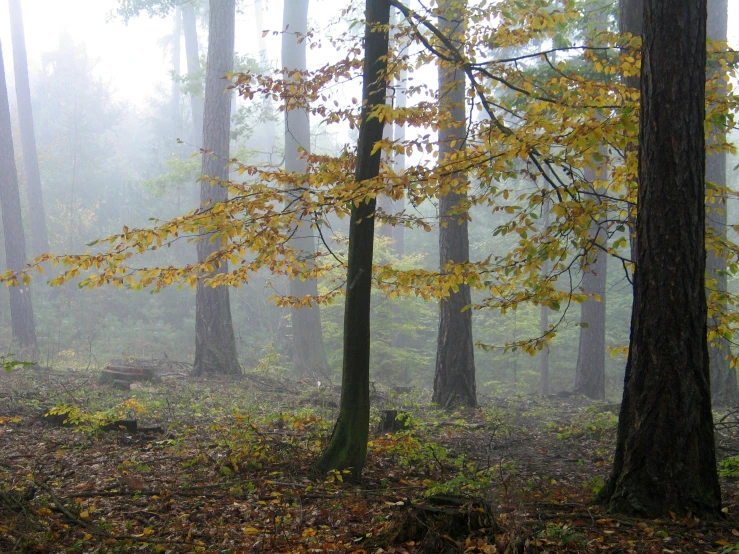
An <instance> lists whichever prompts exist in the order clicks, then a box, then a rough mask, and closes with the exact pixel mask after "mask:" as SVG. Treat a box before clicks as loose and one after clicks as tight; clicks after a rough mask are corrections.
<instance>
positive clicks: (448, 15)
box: [432, 0, 477, 409]
mask: <svg viewBox="0 0 739 554" xmlns="http://www.w3.org/2000/svg"><path fill="white" fill-rule="evenodd" d="M456 4H458V2H457V3H456ZM454 5H455V2H452V1H451V0H445V1H443V2H440V4H439V10H440V16H439V29H440V30H441V31H442V32H443V33H445V34H446V35H447V36H450V37H452V38H453V40H455V41H456V42H460V43H461V42H462V41H463V40H464V21H463V20H462V19H461V16H460V15H459V13H460V9H459V7H457V8H454ZM440 64H441V65H440V66H439V104H440V106H441V111H442V112H443V113H448V114H450V118H449V121H448V122H447V123H446V125H444V127H443V128H442V129H440V130H439V164H440V165H441V166H443V165H444V164H445V163H448V161H449V159H450V157H451V156H452V155H453V154H454V153H455V152H457V151H458V150H459V149H461V148H464V144H465V139H466V135H467V133H466V131H467V129H466V123H465V122H466V112H465V92H466V86H465V76H464V72H463V71H462V70H461V69H456V68H454V67H450V66H449V64H446V63H443V62H440ZM446 179H447V180H448V181H449V182H450V184H451V190H450V192H449V193H447V194H445V195H443V196H442V197H441V198H440V199H439V217H440V225H439V257H440V263H441V266H442V268H443V267H444V265H446V264H447V263H449V262H453V263H463V262H467V261H469V258H470V254H469V237H468V230H467V214H466V213H460V209H459V206H460V205H464V203H465V202H466V200H467V193H466V188H467V181H466V177H465V176H464V175H463V174H461V173H454V174H451V175H449V176H447V177H446ZM471 303H472V299H471V295H470V287H469V286H468V285H460V287H459V290H458V291H457V292H454V291H451V292H450V294H449V297H448V298H444V299H442V300H441V302H440V303H439V305H440V316H439V334H438V338H437V345H436V374H435V376H434V394H433V396H432V401H433V402H435V403H436V404H438V405H439V406H441V407H442V408H445V409H454V408H457V407H460V406H471V407H474V406H476V405H477V395H476V385H475V353H474V343H473V340H472V311H471V310H464V308H465V307H466V306H469V305H470V304H471ZM463 310H464V311H463Z"/></svg>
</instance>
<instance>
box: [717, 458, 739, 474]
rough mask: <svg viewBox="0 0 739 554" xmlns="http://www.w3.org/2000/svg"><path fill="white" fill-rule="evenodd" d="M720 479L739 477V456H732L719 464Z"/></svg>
mask: <svg viewBox="0 0 739 554" xmlns="http://www.w3.org/2000/svg"><path fill="white" fill-rule="evenodd" d="M718 468H719V469H718V476H719V477H739V456H731V457H730V458H726V459H725V460H721V461H720V462H719V463H718Z"/></svg>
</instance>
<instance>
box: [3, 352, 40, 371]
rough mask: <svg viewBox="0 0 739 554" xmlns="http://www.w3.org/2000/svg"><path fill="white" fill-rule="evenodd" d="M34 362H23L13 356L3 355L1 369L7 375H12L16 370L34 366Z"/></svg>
mask: <svg viewBox="0 0 739 554" xmlns="http://www.w3.org/2000/svg"><path fill="white" fill-rule="evenodd" d="M32 365H33V362H21V361H19V360H16V359H15V357H14V356H13V354H3V355H2V356H0V367H2V368H3V369H4V370H5V372H6V373H10V372H11V371H13V370H14V369H17V368H20V367H29V366H32Z"/></svg>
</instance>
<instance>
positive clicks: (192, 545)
mask: <svg viewBox="0 0 739 554" xmlns="http://www.w3.org/2000/svg"><path fill="white" fill-rule="evenodd" d="M0 391H1V392H0V552H8V553H10V552H131V551H142V552H178V553H179V552H221V553H238V552H368V553H370V552H394V553H403V552H408V553H414V552H429V553H436V552H483V553H493V552H499V553H503V552H509V553H514V552H516V553H523V552H530V553H542V554H543V553H545V552H550V553H551V552H623V553H627V552H637V553H638V552H648V553H650V554H651V553H663V552H668V553H669V552H685V553H694V552H695V553H697V552H717V553H728V552H739V486H738V485H739V481H737V480H736V478H732V477H726V476H724V477H722V488H723V499H724V508H723V517H722V518H721V519H718V520H714V521H704V520H699V519H697V518H694V517H682V518H680V517H669V518H664V519H660V520H643V519H637V518H631V517H624V516H619V515H614V514H610V513H608V512H607V511H606V509H605V508H604V507H603V506H600V505H598V504H596V503H595V500H594V497H595V492H596V491H597V490H598V489H599V488H600V487H602V486H603V483H604V479H605V478H606V477H607V475H608V471H609V469H610V465H611V461H612V454H613V444H614V434H615V425H616V415H615V414H614V411H615V409H616V407H614V406H608V405H604V404H602V403H593V402H590V401H588V400H586V399H584V398H581V397H569V398H562V397H553V398H547V399H542V398H539V397H535V396H524V397H517V398H514V399H506V400H503V399H492V398H491V399H483V400H482V402H481V407H480V408H479V409H475V410H468V411H463V412H459V413H455V414H447V413H443V412H440V411H438V410H434V409H432V408H431V407H430V406H429V402H428V400H429V398H428V396H429V394H428V391H410V392H406V393H403V394H398V393H397V392H391V391H389V390H385V389H382V388H381V387H376V388H375V389H374V391H373V405H374V406H377V408H378V410H379V409H397V410H399V411H400V412H401V413H404V414H405V415H406V416H407V417H406V422H407V424H408V426H409V427H408V428H407V429H406V430H403V431H400V432H397V433H394V434H375V435H373V436H372V437H371V442H370V445H369V450H368V458H367V465H366V467H365V469H364V473H363V479H362V481H361V482H359V483H356V482H349V481H348V479H346V478H345V477H346V476H345V475H342V474H340V473H334V474H330V475H328V476H322V475H319V474H317V473H316V472H315V471H314V469H313V468H314V466H315V463H316V461H317V459H318V457H319V455H320V453H321V451H322V449H323V447H324V446H325V443H326V439H327V436H328V434H329V433H330V429H331V425H332V423H333V421H334V417H335V412H336V404H337V402H338V391H337V388H336V387H334V386H325V385H324V386H322V387H315V386H314V383H311V382H304V381H303V382H301V381H295V380H294V379H293V380H291V379H288V378H284V379H283V378H278V377H275V376H269V375H265V374H247V375H245V376H243V377H242V378H239V379H232V380H225V379H224V380H218V379H207V380H206V379H194V378H190V377H185V376H184V375H170V376H168V377H165V378H164V379H162V380H161V381H159V382H156V383H153V384H147V385H143V386H137V387H136V388H134V389H133V390H130V391H122V390H116V389H113V388H112V387H110V386H109V385H101V384H99V383H98V382H97V374H94V373H93V372H82V371H73V370H68V371H43V370H38V369H31V368H22V369H16V370H13V371H12V372H11V373H8V374H2V375H0ZM49 410H53V411H55V412H58V414H57V416H55V417H46V418H45V417H43V415H44V414H45V413H47V412H49ZM373 416H374V418H375V422H378V421H379V419H380V416H379V411H378V412H375V411H374V410H373ZM65 417H66V424H65V425H59V424H58V423H59V422H60V421H61V420H62V419H64V418H65ZM124 418H128V419H135V420H137V425H138V426H144V425H145V426H148V427H149V429H148V430H147V429H144V430H143V431H142V430H140V429H137V430H136V432H133V429H132V428H129V429H124V428H122V427H117V428H115V429H114V430H111V431H104V430H102V429H101V428H100V424H101V423H104V422H107V421H112V420H117V419H124ZM55 423H56V424H55ZM70 423H71V424H70ZM156 427H159V428H158V429H157V428H156ZM716 430H717V442H718V457H719V459H720V460H724V459H726V458H727V457H728V456H730V455H735V454H737V453H739V415H738V414H737V413H736V412H729V413H725V414H718V415H717V425H716ZM738 465H739V464H738ZM722 468H723V470H724V472H727V473H732V466H731V462H728V463H725V464H724V465H722ZM734 473H736V467H735V468H734ZM460 499H462V500H460Z"/></svg>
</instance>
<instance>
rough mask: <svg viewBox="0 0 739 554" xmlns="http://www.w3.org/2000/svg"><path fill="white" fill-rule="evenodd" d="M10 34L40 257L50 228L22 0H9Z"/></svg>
mask: <svg viewBox="0 0 739 554" xmlns="http://www.w3.org/2000/svg"><path fill="white" fill-rule="evenodd" d="M8 7H9V8H10V35H11V37H12V39H13V68H14V70H15V95H16V98H17V100H18V120H19V122H20V129H21V147H22V150H23V167H24V169H25V172H26V187H27V188H26V194H27V195H28V207H29V218H30V220H31V238H32V239H33V240H32V246H33V255H34V256H40V255H41V254H43V253H44V252H48V251H49V237H48V232H47V230H46V213H45V211H44V199H43V193H42V191H41V175H40V173H39V168H38V156H37V154H36V132H35V130H34V125H33V109H32V108H31V87H30V85H29V83H28V60H27V58H26V38H25V34H24V32H23V13H22V11H21V2H20V0H9V1H8Z"/></svg>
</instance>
